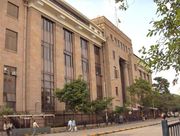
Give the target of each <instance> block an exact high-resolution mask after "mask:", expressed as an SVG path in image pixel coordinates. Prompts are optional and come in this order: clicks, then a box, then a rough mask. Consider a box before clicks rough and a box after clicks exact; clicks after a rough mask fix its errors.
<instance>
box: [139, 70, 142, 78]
mask: <svg viewBox="0 0 180 136" xmlns="http://www.w3.org/2000/svg"><path fill="white" fill-rule="evenodd" d="M139 75H140V77H141V78H143V75H142V71H141V70H139Z"/></svg>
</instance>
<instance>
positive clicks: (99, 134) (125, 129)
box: [88, 123, 160, 136]
mask: <svg viewBox="0 0 180 136" xmlns="http://www.w3.org/2000/svg"><path fill="white" fill-rule="evenodd" d="M159 124H160V123H154V124H149V125H142V126H137V127H130V128H124V129H118V130H113V131H107V132H102V133H97V134H92V135H91V134H90V135H88V136H101V135H105V134H112V133H117V132H121V131H127V130H132V129H138V128H144V127H148V126H155V125H159Z"/></svg>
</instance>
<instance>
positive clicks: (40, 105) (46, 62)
mask: <svg viewBox="0 0 180 136" xmlns="http://www.w3.org/2000/svg"><path fill="white" fill-rule="evenodd" d="M0 18H1V19H0V32H1V33H0V90H1V91H0V106H3V105H8V106H9V107H11V108H13V109H14V110H15V111H17V112H27V113H42V112H44V113H49V112H56V111H63V110H64V109H65V105H64V104H63V103H59V102H58V101H57V100H56V99H55V97H54V94H53V91H54V88H62V87H63V85H64V83H66V82H70V81H72V80H73V79H76V78H78V77H79V75H82V76H83V78H84V79H85V80H86V81H87V83H88V84H89V88H90V98H91V100H95V99H97V98H98V99H101V98H103V97H114V98H115V99H114V100H113V106H112V108H114V107H115V106H122V105H123V103H124V102H125V101H126V95H127V94H126V87H127V86H128V85H130V84H132V83H133V80H134V78H135V77H136V76H135V73H137V71H135V70H133V69H134V65H135V64H136V63H137V61H136V59H138V58H137V57H135V61H133V59H134V54H133V50H132V43H131V40H130V39H129V38H128V37H127V36H126V35H125V34H123V32H121V31H120V30H119V29H118V28H117V27H115V26H114V25H113V24H112V23H111V22H110V21H108V20H107V19H106V18H105V17H100V18H96V19H94V20H92V21H91V20H89V19H88V18H87V17H86V16H84V15H83V14H81V13H80V12H79V11H77V10H76V9H75V8H73V7H72V6H70V5H69V4H68V3H66V2H65V1H62V0H3V1H2V4H0ZM132 62H134V64H133V63H132ZM142 69H143V67H142ZM133 76H135V77H133ZM146 78H149V80H150V78H151V77H150V75H149V77H147V75H146Z"/></svg>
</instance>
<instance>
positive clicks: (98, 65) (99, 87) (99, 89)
mask: <svg viewBox="0 0 180 136" xmlns="http://www.w3.org/2000/svg"><path fill="white" fill-rule="evenodd" d="M94 54H95V70H96V88H97V99H102V98H103V91H102V75H101V61H100V60H101V57H100V48H99V47H97V46H94Z"/></svg>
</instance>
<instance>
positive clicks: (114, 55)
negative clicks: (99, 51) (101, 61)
mask: <svg viewBox="0 0 180 136" xmlns="http://www.w3.org/2000/svg"><path fill="white" fill-rule="evenodd" d="M115 58H116V54H115V51H113V59H114V60H115Z"/></svg>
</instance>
